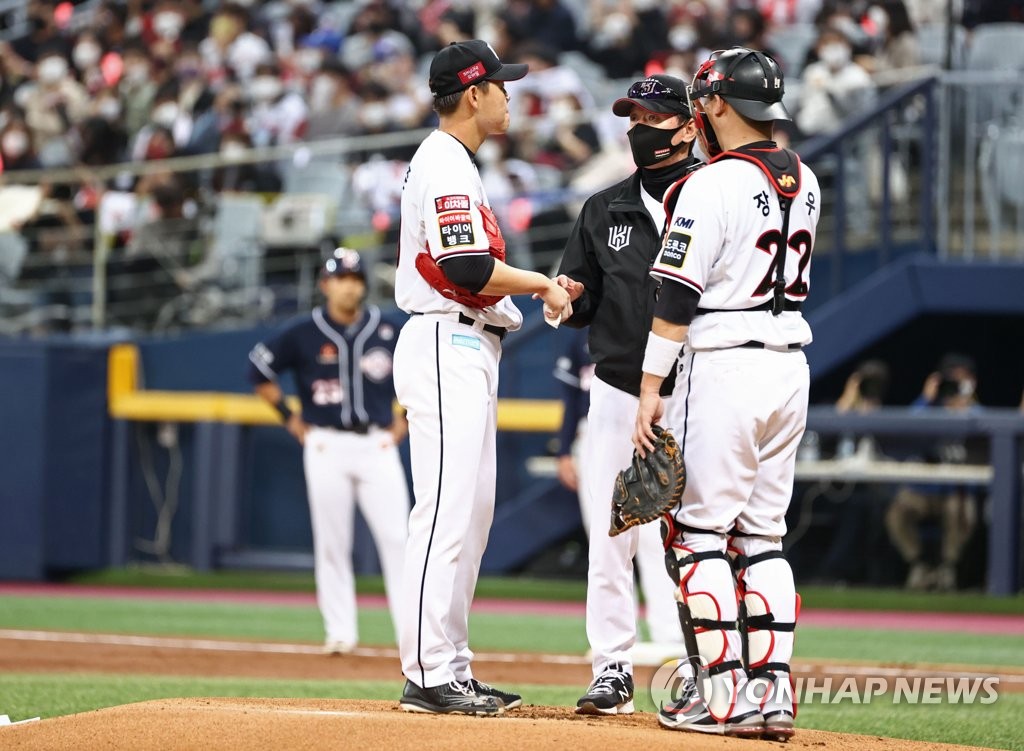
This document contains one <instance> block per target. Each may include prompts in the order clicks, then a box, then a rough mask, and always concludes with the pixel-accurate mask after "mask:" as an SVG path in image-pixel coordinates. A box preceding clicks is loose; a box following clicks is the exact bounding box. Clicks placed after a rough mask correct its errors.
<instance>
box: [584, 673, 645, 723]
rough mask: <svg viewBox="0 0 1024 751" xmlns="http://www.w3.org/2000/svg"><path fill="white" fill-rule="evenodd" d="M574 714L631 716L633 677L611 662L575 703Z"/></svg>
mask: <svg viewBox="0 0 1024 751" xmlns="http://www.w3.org/2000/svg"><path fill="white" fill-rule="evenodd" d="M576 714H633V676H632V675H630V674H629V673H628V672H626V670H625V668H623V666H622V665H620V664H619V663H617V662H613V663H612V664H611V665H609V666H608V667H606V668H605V669H604V672H603V673H601V675H599V676H597V678H595V679H594V682H593V683H591V684H590V688H588V689H587V693H586V694H585V695H584V696H582V697H581V698H580V700H579V701H578V702H576Z"/></svg>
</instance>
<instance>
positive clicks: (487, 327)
mask: <svg viewBox="0 0 1024 751" xmlns="http://www.w3.org/2000/svg"><path fill="white" fill-rule="evenodd" d="M412 315H414V316H421V315H423V313H422V312H420V311H418V310H414V311H413V312H412ZM459 323H461V324H464V325H466V326H473V325H474V324H476V323H479V322H478V321H477V320H476V319H475V318H473V317H472V316H467V315H466V314H465V313H459ZM484 331H486V332H487V333H488V334H494V335H495V336H496V337H498V341H499V342H500V341H501V340H502V339H504V338H505V335H506V334H507V333H508V329H506V328H505V327H503V326H495V325H494V324H492V323H485V324H484Z"/></svg>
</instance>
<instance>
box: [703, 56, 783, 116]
mask: <svg viewBox="0 0 1024 751" xmlns="http://www.w3.org/2000/svg"><path fill="white" fill-rule="evenodd" d="M785 90H786V89H785V85H784V83H783V80H782V69H781V68H779V64H778V63H777V62H775V60H773V59H772V58H771V56H769V55H766V54H765V53H763V52H758V51H757V50H751V49H747V48H746V47H732V48H731V49H727V50H719V51H717V52H713V53H712V54H711V57H710V58H709V59H708V60H707V61H706V62H705V63H703V64H702V65H701V66H700V68H699V69H698V70H697V73H696V74H695V75H694V77H693V84H692V85H691V86H690V90H689V95H690V101H691V103H692V102H693V101H694V100H696V99H700V98H702V97H706V96H710V95H712V94H718V95H719V96H721V97H722V98H723V99H725V101H727V102H728V103H729V104H730V105H731V106H732V108H733V109H734V110H736V111H737V112H739V113H740V114H741V115H743V116H744V117H747V118H749V119H751V120H756V121H758V122H767V121H770V120H792V119H793V118H792V117H791V116H790V114H789V110H787V109H786V105H784V104H783V103H782V95H783V94H784V93H785Z"/></svg>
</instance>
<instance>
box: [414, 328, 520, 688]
mask: <svg viewBox="0 0 1024 751" xmlns="http://www.w3.org/2000/svg"><path fill="white" fill-rule="evenodd" d="M500 359H501V343H500V342H499V341H498V338H497V337H496V336H494V335H493V334H489V333H485V332H483V331H481V330H478V329H476V328H471V327H469V326H466V325H464V324H460V323H458V321H456V320H452V316H450V315H444V314H430V313H428V314H425V315H415V316H412V318H410V319H409V321H408V322H407V323H406V324H405V326H404V327H403V328H402V333H401V335H400V336H399V338H398V345H397V347H396V349H395V391H396V393H397V395H398V401H399V403H401V404H402V406H403V407H405V408H406V410H408V418H409V440H410V449H411V453H412V476H413V493H414V495H415V496H416V505H415V506H414V507H413V511H412V514H411V515H410V517H409V541H408V545H407V546H406V556H405V575H404V583H403V596H402V608H403V611H402V615H401V627H400V629H399V652H400V656H401V660H402V672H403V673H405V676H406V677H407V678H408V679H409V680H411V681H412V682H413V683H415V684H416V685H418V686H421V687H424V688H432V687H434V686H439V685H441V684H444V683H448V682H449V681H451V680H460V681H465V680H468V679H470V678H472V677H473V675H472V670H471V667H470V662H471V661H472V659H473V652H472V651H471V650H470V648H469V609H470V605H471V604H472V601H473V593H474V591H475V590H476V582H477V577H478V575H479V573H480V560H481V558H482V557H483V553H484V548H485V547H486V545H487V536H488V534H489V532H490V528H491V520H492V519H493V517H494V493H495V464H496V456H495V438H496V431H497V402H498V362H499V360H500Z"/></svg>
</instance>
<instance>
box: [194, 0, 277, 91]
mask: <svg viewBox="0 0 1024 751" xmlns="http://www.w3.org/2000/svg"><path fill="white" fill-rule="evenodd" d="M199 52H200V54H201V55H202V56H203V64H204V67H205V68H206V69H207V70H208V71H209V72H210V75H211V78H212V80H213V82H214V83H217V82H220V81H222V80H223V79H224V78H225V77H226V76H227V75H228V69H230V70H231V71H233V72H234V74H235V75H236V76H237V77H238V78H239V79H241V80H242V81H248V80H249V79H250V78H252V77H253V75H255V73H256V68H257V66H258V65H259V64H260V63H261V62H262V61H264V60H266V59H267V58H269V57H270V56H271V49H270V45H269V44H268V43H267V40H266V39H264V38H263V37H261V36H259V35H257V34H254V33H252V32H251V31H249V11H248V9H247V8H245V7H243V6H241V5H238V4H237V3H227V4H225V5H223V6H221V8H220V9H219V10H218V11H217V14H216V15H215V16H214V17H213V18H212V19H211V20H210V31H209V36H207V37H206V39H204V40H203V41H202V42H200V43H199Z"/></svg>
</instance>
